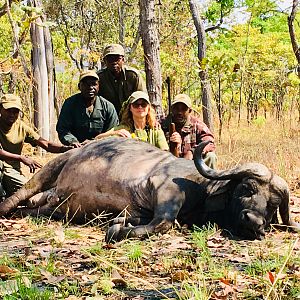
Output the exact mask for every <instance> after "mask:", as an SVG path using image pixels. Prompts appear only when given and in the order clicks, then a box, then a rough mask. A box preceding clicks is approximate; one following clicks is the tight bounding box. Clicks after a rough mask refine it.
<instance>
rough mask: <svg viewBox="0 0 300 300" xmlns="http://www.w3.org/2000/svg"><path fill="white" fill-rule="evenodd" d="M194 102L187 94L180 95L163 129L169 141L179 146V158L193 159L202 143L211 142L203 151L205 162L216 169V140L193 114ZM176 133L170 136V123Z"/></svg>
mask: <svg viewBox="0 0 300 300" xmlns="http://www.w3.org/2000/svg"><path fill="white" fill-rule="evenodd" d="M192 112H193V109H192V100H191V98H190V97H189V96H188V95H186V94H178V95H176V96H175V97H174V99H173V101H172V103H171V115H169V116H168V117H167V118H166V119H165V120H163V121H162V129H163V131H164V133H165V135H166V137H167V139H168V140H169V142H173V143H175V144H176V145H177V147H178V149H179V156H180V157H183V158H186V159H193V152H194V150H195V148H196V147H197V146H198V144H199V143H200V142H202V141H210V142H211V143H210V144H208V145H207V146H206V147H205V148H204V149H203V160H204V162H205V163H206V164H207V165H208V166H209V167H211V168H213V169H215V168H216V163H217V156H216V154H215V149H216V146H215V143H214V142H215V139H214V136H213V134H212V132H211V131H210V130H209V128H208V127H207V126H206V124H205V123H203V122H202V121H201V120H200V119H199V118H197V117H196V116H194V115H193V114H192ZM171 122H172V123H174V124H175V129H176V131H175V132H174V133H172V134H171V135H170V132H169V130H170V126H169V125H170V123H171Z"/></svg>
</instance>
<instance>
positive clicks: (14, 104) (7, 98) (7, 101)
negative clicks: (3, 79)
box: [1, 94, 22, 110]
mask: <svg viewBox="0 0 300 300" xmlns="http://www.w3.org/2000/svg"><path fill="white" fill-rule="evenodd" d="M1 104H2V106H3V107H4V109H9V108H17V109H18V110H22V103H21V98H20V97H19V96H17V95H14V94H5V95H3V96H2V97H1Z"/></svg>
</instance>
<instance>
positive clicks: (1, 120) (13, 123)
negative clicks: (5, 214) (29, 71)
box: [0, 94, 73, 197]
mask: <svg viewBox="0 0 300 300" xmlns="http://www.w3.org/2000/svg"><path fill="white" fill-rule="evenodd" d="M21 111H22V103H21V99H20V97H18V96H16V95H14V94H5V95H3V96H2V97H1V100H0V159H1V160H0V177H1V179H2V184H3V187H4V190H5V192H6V194H7V196H10V195H11V194H13V193H14V192H16V191H17V190H18V189H19V188H20V187H21V186H22V185H23V184H24V183H25V182H26V181H27V179H26V177H25V176H24V175H23V174H22V172H21V163H23V164H25V165H26V166H28V167H29V169H30V172H31V173H34V171H35V170H36V169H37V168H41V167H42V166H41V164H39V163H38V162H36V161H35V160H33V159H32V158H30V157H28V156H25V155H22V149H23V145H24V142H25V143H29V144H31V145H32V146H34V147H35V146H40V147H42V148H43V149H45V150H46V151H48V152H52V153H62V152H65V151H67V150H70V149H72V148H73V147H69V146H64V145H62V144H58V143H54V142H50V141H47V140H45V139H43V138H42V137H40V136H39V134H37V133H36V132H35V131H34V130H33V129H32V128H31V127H29V126H28V125H26V124H25V123H24V122H23V121H22V120H21V119H20V118H19V115H20V112H21ZM0 183H1V181H0ZM0 194H1V195H0V196H1V197H3V196H4V195H5V193H4V191H3V190H2V189H0Z"/></svg>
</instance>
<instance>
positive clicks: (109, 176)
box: [0, 137, 298, 240]
mask: <svg viewBox="0 0 300 300" xmlns="http://www.w3.org/2000/svg"><path fill="white" fill-rule="evenodd" d="M205 145H206V143H203V144H201V145H200V146H199V147H198V148H197V150H196V151H195V153H194V161H189V160H185V159H180V158H176V157H174V156H173V155H172V154H170V153H168V152H164V151H161V150H159V149H157V148H155V147H154V146H151V145H149V144H147V143H143V142H140V141H136V140H133V139H124V138H114V137H112V138H107V139H104V140H101V141H95V142H91V143H90V144H88V145H86V146H85V147H83V148H81V149H74V150H71V151H68V152H66V153H64V154H62V155H60V156H58V157H57V158H55V159H53V160H52V161H50V162H49V163H48V164H46V165H45V166H44V167H43V168H42V169H41V170H40V171H39V172H38V173H36V174H35V175H34V176H33V177H32V178H31V179H30V180H29V181H28V182H27V183H26V184H25V185H24V186H23V187H22V188H21V189H20V190H18V191H17V192H16V193H15V194H14V195H12V196H11V197H9V198H8V199H6V200H5V201H4V202H2V203H1V204H0V215H2V216H3V215H6V214H7V213H8V212H10V211H12V210H14V209H16V208H17V206H18V205H20V204H23V205H28V201H27V203H26V200H28V199H29V198H30V197H32V196H34V195H36V194H38V193H40V192H45V193H44V195H46V196H47V197H42V198H40V200H39V201H38V202H37V203H35V206H39V207H38V209H25V210H24V211H25V212H26V213H34V212H36V211H37V210H38V212H39V213H40V214H47V215H50V214H51V213H52V212H53V211H55V212H56V213H59V214H62V215H64V216H65V217H66V218H68V220H72V221H73V222H76V223H82V222H84V221H86V220H87V219H92V218H94V217H95V215H97V214H99V213H101V212H103V211H106V212H109V213H112V214H113V215H114V216H118V217H117V218H115V220H114V222H113V225H112V226H111V227H110V228H109V229H108V232H107V236H106V238H107V240H110V239H113V240H120V239H123V238H126V237H139V236H147V235H148V234H152V233H158V232H166V231H167V230H168V229H169V228H170V227H171V226H172V224H173V222H174V221H175V219H177V220H178V221H179V223H181V224H187V225H189V226H192V225H197V226H201V225H203V224H206V223H207V222H213V223H216V224H218V225H219V226H220V227H221V228H226V229H228V230H230V231H232V232H233V233H235V234H236V235H239V236H241V237H244V238H248V239H255V238H257V239H261V238H263V236H264V235H265V228H266V227H268V225H269V224H270V223H271V222H275V221H276V219H277V217H276V216H277V208H278V207H279V212H280V215H281V219H282V221H283V224H284V225H289V226H298V224H296V223H294V222H292V221H291V218H290V211H289V190H288V186H287V183H286V182H285V181H284V180H283V179H282V178H280V177H278V176H277V175H274V174H273V173H272V172H271V171H270V170H269V169H268V168H266V167H265V166H264V165H261V164H258V163H247V164H243V165H241V166H238V167H235V168H233V169H231V170H225V171H215V170H212V169H209V168H208V167H207V166H206V165H205V164H204V163H203V161H202V159H201V153H202V150H203V148H204V146H205ZM197 170H198V171H197ZM199 173H200V174H199ZM41 199H42V200H41ZM31 204H32V203H31Z"/></svg>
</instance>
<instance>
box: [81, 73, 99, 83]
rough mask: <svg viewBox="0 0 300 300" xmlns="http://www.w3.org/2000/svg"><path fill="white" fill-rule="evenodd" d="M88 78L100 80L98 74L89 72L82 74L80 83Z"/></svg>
mask: <svg viewBox="0 0 300 300" xmlns="http://www.w3.org/2000/svg"><path fill="white" fill-rule="evenodd" d="M86 77H92V78H95V79H98V80H99V76H98V75H97V73H96V72H95V71H93V70H87V71H83V72H81V73H80V76H79V82H80V81H81V80H82V79H84V78H86Z"/></svg>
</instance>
